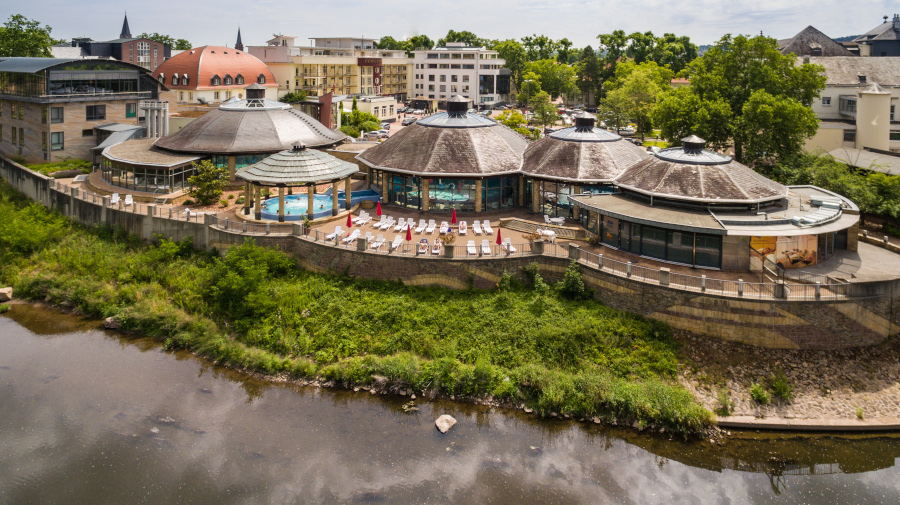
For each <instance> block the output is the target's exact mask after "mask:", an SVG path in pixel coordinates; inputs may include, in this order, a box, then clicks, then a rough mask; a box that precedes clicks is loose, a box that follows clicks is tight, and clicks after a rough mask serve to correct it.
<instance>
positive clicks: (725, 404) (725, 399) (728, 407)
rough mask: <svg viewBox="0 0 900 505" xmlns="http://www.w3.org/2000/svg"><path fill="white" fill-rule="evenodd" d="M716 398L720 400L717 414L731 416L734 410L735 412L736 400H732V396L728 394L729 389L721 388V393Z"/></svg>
mask: <svg viewBox="0 0 900 505" xmlns="http://www.w3.org/2000/svg"><path fill="white" fill-rule="evenodd" d="M716 399H717V400H718V402H719V407H718V408H717V409H716V414H718V415H720V416H722V417H727V416H730V415H731V413H732V412H734V402H733V401H732V400H731V397H730V396H728V391H726V390H725V389H720V390H719V394H718V395H717V396H716Z"/></svg>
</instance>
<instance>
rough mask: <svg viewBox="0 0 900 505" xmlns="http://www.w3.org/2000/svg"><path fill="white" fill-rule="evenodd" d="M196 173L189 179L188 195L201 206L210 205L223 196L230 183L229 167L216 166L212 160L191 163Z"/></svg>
mask: <svg viewBox="0 0 900 505" xmlns="http://www.w3.org/2000/svg"><path fill="white" fill-rule="evenodd" d="M191 166H193V167H194V171H195V172H196V173H195V174H194V175H192V176H191V177H190V178H189V179H188V184H190V188H189V189H188V194H189V195H190V196H191V197H193V198H196V199H197V203H199V204H200V205H210V204H211V203H213V202H215V201H216V200H218V199H219V197H220V196H222V191H223V190H224V189H225V184H227V183H228V167H226V166H221V167H220V166H216V165H215V163H213V162H212V161H210V160H202V161H199V162H194V163H191Z"/></svg>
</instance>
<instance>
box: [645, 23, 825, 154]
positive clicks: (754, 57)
mask: <svg viewBox="0 0 900 505" xmlns="http://www.w3.org/2000/svg"><path fill="white" fill-rule="evenodd" d="M683 75H685V76H686V77H688V78H689V79H690V80H691V85H690V86H689V87H688V88H686V89H687V90H688V92H687V93H690V94H693V95H695V96H696V97H697V99H698V100H695V101H694V103H693V104H692V105H700V106H710V105H711V106H713V107H715V108H718V107H719V106H720V105H719V102H724V103H725V104H727V106H728V108H729V109H730V115H731V118H732V120H731V121H730V122H729V124H728V125H727V126H728V131H727V132H721V131H719V132H716V134H717V135H718V136H717V137H714V138H707V140H709V141H712V142H713V143H717V144H723V143H727V142H728V141H729V140H730V141H731V142H732V144H733V146H734V155H735V159H737V160H738V161H742V160H744V147H745V146H746V145H747V143H748V142H752V140H751V137H753V136H756V135H761V134H763V133H764V132H762V131H761V130H760V129H761V128H769V129H771V128H775V129H778V130H780V131H784V129H783V128H782V127H781V125H782V124H784V125H791V124H794V127H795V128H797V129H798V130H799V131H800V132H801V133H802V134H804V135H805V133H804V132H810V131H812V132H813V133H814V132H815V129H814V128H813V124H816V123H815V121H816V120H815V116H814V115H810V114H807V113H805V112H803V110H802V108H809V106H810V104H811V103H812V101H813V99H814V98H815V97H817V96H818V95H819V93H820V92H821V91H822V90H823V89H825V76H824V68H822V67H821V66H819V65H811V64H809V63H802V64H796V61H795V59H794V58H793V57H792V56H788V55H783V54H781V52H780V51H779V50H778V42H777V41H776V40H775V39H772V38H769V37H764V36H761V35H760V36H756V37H752V38H751V37H746V36H743V35H739V36H737V37H732V36H731V35H726V36H724V37H722V39H721V40H719V42H717V43H716V44H715V45H713V46H712V47H710V49H709V50H708V51H707V52H706V54H704V55H703V56H701V57H699V58H697V59H695V60H694V61H692V62H691V63H690V64H688V66H687V68H685V70H684V71H683ZM681 93H684V92H680V93H679V94H678V95H675V94H674V92H668V93H667V94H666V96H663V97H661V98H660V100H659V103H660V105H661V106H663V107H664V109H665V110H667V111H671V110H672V108H673V107H674V106H677V105H678V103H679V101H680V102H681V103H682V104H683V103H684V100H683V99H684V96H683V94H681ZM765 95H770V96H771V97H772V98H771V99H769V98H768V97H766V96H765ZM751 97H753V102H752V103H750V102H751V100H750V99H751ZM785 100H787V101H794V102H796V103H797V104H799V105H800V106H801V107H788V106H787V104H786V103H785V102H784V101H785ZM667 101H671V103H665V102H667ZM765 104H769V106H775V105H776V104H777V106H778V109H779V110H780V111H781V112H784V113H789V115H788V116H784V117H778V118H772V120H771V121H768V120H767V119H765V118H766V117H767V116H766V115H765V114H763V112H762V111H761V110H760V108H762V107H764V106H765ZM682 112H683V113H684V114H692V113H693V111H690V110H683V111H682ZM746 113H751V114H750V115H749V116H747V117H746V118H745V117H744V115H745V114H746ZM654 118H655V119H657V120H662V121H663V122H665V121H673V120H674V121H675V122H676V123H680V122H681V121H680V120H678V119H675V118H673V117H672V116H671V115H670V114H663V113H660V114H659V115H658V117H657V115H654ZM656 124H657V126H660V127H662V129H663V130H664V131H669V132H672V131H675V130H676V129H677V128H675V127H670V126H669V125H666V124H664V123H660V122H659V121H657V122H656ZM723 135H724V136H726V137H724V138H723ZM810 135H811V133H810ZM667 140H669V141H673V142H677V141H678V140H679V139H678V138H670V137H667ZM792 145H793V144H792ZM757 147H758V146H756V145H754V149H755V150H756V149H757ZM765 152H767V153H768V155H772V156H776V157H778V158H781V157H785V156H789V155H790V154H791V153H790V152H787V151H785V150H784V149H779V151H778V152H772V151H765ZM760 156H761V154H760V152H754V153H753V154H752V155H751V157H750V159H752V160H753V161H761V160H762V158H760Z"/></svg>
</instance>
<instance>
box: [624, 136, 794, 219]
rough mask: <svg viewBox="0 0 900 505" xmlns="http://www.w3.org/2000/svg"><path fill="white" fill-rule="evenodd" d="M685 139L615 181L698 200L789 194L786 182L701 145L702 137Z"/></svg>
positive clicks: (662, 194)
mask: <svg viewBox="0 0 900 505" xmlns="http://www.w3.org/2000/svg"><path fill="white" fill-rule="evenodd" d="M684 140H685V146H684V147H675V148H670V149H665V150H663V151H661V152H659V153H658V154H657V155H656V156H652V157H650V158H648V159H646V160H644V161H641V162H640V163H637V164H636V165H633V166H632V167H631V168H629V169H627V170H625V172H623V173H622V175H620V176H619V177H618V178H617V179H616V184H617V185H618V186H619V187H620V188H622V189H625V190H630V191H635V192H637V193H642V194H645V195H653V196H655V197H658V198H663V199H671V200H682V201H691V202H697V203H737V204H751V203H758V202H767V201H774V200H780V199H782V198H784V197H786V196H787V188H786V187H785V186H782V185H781V184H778V183H777V182H775V181H772V180H770V179H767V178H765V177H763V176H762V175H760V174H758V173H756V172H754V171H753V170H752V169H751V168H749V167H747V166H745V165H742V164H740V163H738V162H736V161H734V160H733V159H731V157H730V156H725V155H724V154H719V153H716V152H713V151H707V150H705V149H702V145H703V144H702V139H696V140H698V141H701V142H697V143H693V142H689V141H690V140H692V138H690V137H689V138H688V139H684Z"/></svg>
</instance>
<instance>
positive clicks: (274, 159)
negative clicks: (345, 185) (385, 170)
mask: <svg viewBox="0 0 900 505" xmlns="http://www.w3.org/2000/svg"><path fill="white" fill-rule="evenodd" d="M357 172H359V167H358V166H357V165H356V164H355V163H350V162H347V161H343V160H341V159H338V158H336V157H334V156H332V155H330V154H328V153H325V152H322V151H317V150H315V149H306V148H305V147H302V146H298V147H295V148H293V149H289V150H286V151H281V152H278V153H275V154H273V155H272V156H269V157H267V158H265V159H264V160H262V161H259V162H257V163H254V164H252V165H249V166H246V167H243V168H240V169H238V171H237V172H236V173H235V177H237V178H238V179H242V180H245V181H249V182H254V183H257V184H262V185H267V186H279V185H288V186H302V185H304V184H316V183H322V182H331V181H338V180H340V179H344V178H347V177H350V176H351V175H353V174H355V173H357Z"/></svg>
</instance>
